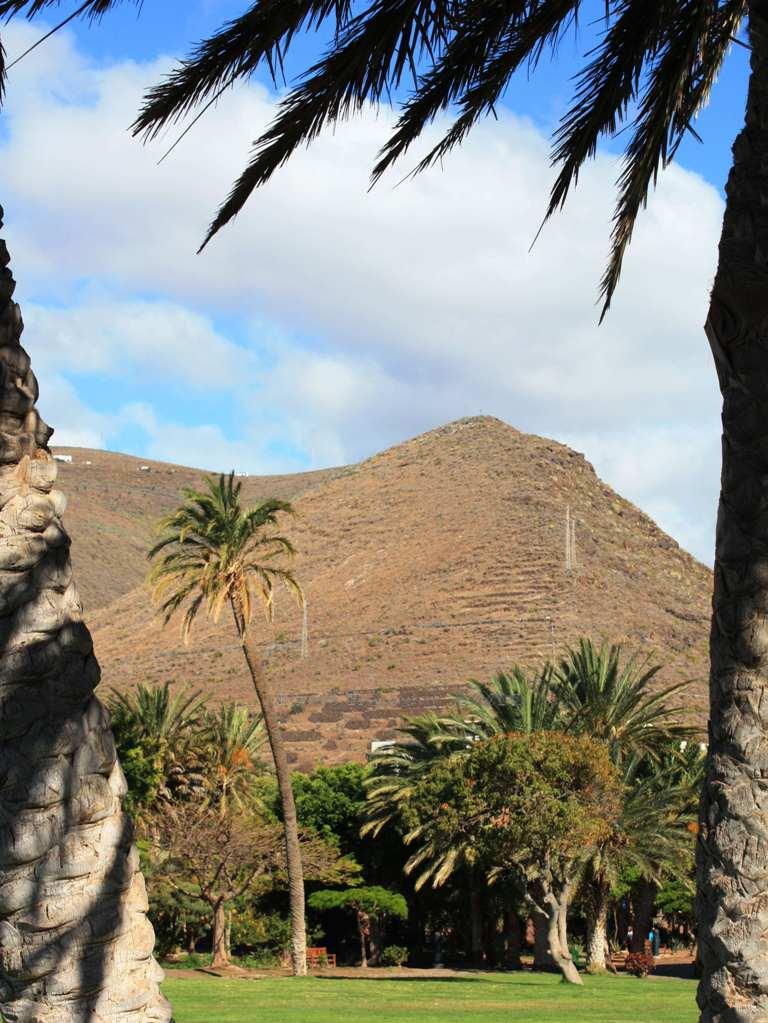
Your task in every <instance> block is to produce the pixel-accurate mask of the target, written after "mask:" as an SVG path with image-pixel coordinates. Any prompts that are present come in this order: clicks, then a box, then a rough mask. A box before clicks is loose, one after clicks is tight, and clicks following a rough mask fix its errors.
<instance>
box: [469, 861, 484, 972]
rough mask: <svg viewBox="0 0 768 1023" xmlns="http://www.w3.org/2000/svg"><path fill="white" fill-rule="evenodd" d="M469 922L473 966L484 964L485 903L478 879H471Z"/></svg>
mask: <svg viewBox="0 0 768 1023" xmlns="http://www.w3.org/2000/svg"><path fill="white" fill-rule="evenodd" d="M469 885H470V887H469V922H470V946H471V947H470V955H471V959H472V965H473V966H482V965H483V962H484V960H485V956H484V954H483V903H482V899H481V897H480V890H479V888H478V884H477V879H476V878H475V877H474V876H473V877H471V878H470V880H469Z"/></svg>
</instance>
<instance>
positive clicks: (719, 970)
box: [0, 0, 768, 1021]
mask: <svg viewBox="0 0 768 1023" xmlns="http://www.w3.org/2000/svg"><path fill="white" fill-rule="evenodd" d="M120 2H121V0H84V2H83V3H82V4H81V5H80V6H79V7H78V8H77V9H76V11H75V12H74V14H73V15H70V17H74V16H76V15H80V16H81V17H90V18H97V17H100V16H101V15H103V14H104V13H105V12H107V11H108V10H109V9H110V8H112V7H115V6H117V5H118V4H119V3H120ZM57 4H58V0H0V17H11V16H13V15H17V14H20V13H22V12H26V13H27V14H28V16H30V17H32V16H34V15H36V14H39V13H42V12H45V11H48V10H50V9H51V8H53V7H54V6H55V5H57ZM581 6H582V4H581V2H580V0H510V2H508V3H497V2H496V0H434V2H430V3H410V4H395V3H388V2H375V3H374V2H373V0H368V2H363V3H361V4H352V3H350V2H349V0H306V2H299V3H295V4H288V3H285V2H278V3H274V2H267V0H257V2H255V3H253V4H251V5H249V6H248V7H247V8H246V9H245V10H244V11H243V13H242V14H241V15H239V16H238V17H235V18H234V19H232V20H231V21H229V22H227V23H226V24H225V25H223V26H222V28H221V29H219V30H218V31H217V32H215V33H214V34H213V35H212V36H211V37H210V38H208V39H205V40H203V41H202V42H200V43H199V44H198V45H197V46H196V47H195V49H194V50H193V51H192V53H191V55H190V56H189V58H188V59H187V60H185V61H183V62H182V63H181V64H180V65H179V66H178V67H177V68H176V69H175V70H174V71H173V72H172V73H171V75H170V76H169V77H168V78H167V79H166V80H165V81H163V82H161V83H160V84H159V85H157V86H156V87H155V88H153V89H152V90H151V91H150V92H149V94H148V95H147V97H146V101H145V104H144V107H143V109H142V110H141V112H140V114H139V116H138V119H137V121H136V122H135V125H134V131H135V132H136V133H137V134H139V135H142V136H143V137H145V138H149V137H153V136H155V135H157V134H158V133H159V132H160V131H161V130H162V129H163V128H164V127H166V126H167V125H169V124H170V123H173V122H174V121H177V120H178V119H180V118H183V117H184V116H186V115H187V114H189V113H191V112H192V111H194V110H196V109H198V110H199V111H200V112H203V111H204V110H206V109H208V108H209V107H211V106H213V104H214V101H215V99H216V98H217V97H218V96H219V95H221V94H222V93H223V92H224V91H225V90H226V89H228V88H231V87H233V86H234V85H235V84H236V83H237V82H239V81H243V80H247V79H248V78H249V76H251V75H252V74H253V73H254V71H255V70H256V69H257V68H259V67H260V66H262V65H265V66H266V67H267V68H268V69H269V70H270V72H271V74H272V76H273V78H274V80H275V82H276V83H277V82H278V80H279V79H280V77H281V75H282V73H283V70H284V66H285V64H284V61H285V58H286V55H287V53H288V51H289V49H290V47H291V44H292V43H293V42H295V40H296V39H297V38H299V37H300V36H301V34H302V31H316V32H321V33H322V34H323V38H327V39H329V40H330V44H329V46H328V49H327V51H326V52H325V54H324V55H323V56H322V57H321V58H320V59H319V60H318V61H316V62H315V63H314V64H313V66H312V67H310V68H309V69H308V70H307V71H306V73H304V74H302V75H300V76H299V78H298V84H296V85H295V86H294V87H293V88H292V89H291V90H290V91H289V92H288V94H287V96H286V97H285V98H284V100H283V101H282V104H281V107H280V110H279V112H278V116H277V117H276V119H275V121H274V122H273V124H272V125H270V127H269V128H268V129H267V131H266V132H265V133H264V134H263V135H262V136H261V137H260V138H259V139H258V140H257V142H256V145H255V147H254V151H253V155H252V158H251V160H250V162H249V164H248V166H247V168H246V169H245V170H244V172H243V174H242V175H241V176H240V178H239V179H238V180H237V182H236V183H235V185H234V186H233V188H232V191H231V193H230V195H229V196H228V198H227V199H226V201H225V202H224V203H223V205H222V206H221V208H220V210H219V211H218V213H217V215H216V216H215V218H214V220H213V222H212V224H211V226H210V228H209V231H208V234H207V235H206V237H205V239H204V242H203V244H206V243H207V242H208V240H209V239H210V238H211V237H212V236H213V235H214V234H215V233H216V232H217V231H218V230H219V229H220V228H221V227H223V226H224V225H225V224H226V223H228V222H229V221H230V220H231V219H232V217H234V216H236V214H237V213H238V212H239V211H240V210H241V209H242V208H243V206H244V204H245V203H246V202H247V200H248V198H249V197H250V196H251V194H252V193H253V191H254V189H256V188H258V187H259V186H260V185H262V184H264V183H265V182H267V181H268V180H269V179H270V178H271V177H272V175H273V174H274V172H275V171H276V170H277V169H278V168H279V167H280V166H282V165H283V164H284V163H285V162H286V161H287V160H289V159H290V157H291V156H292V154H293V153H294V152H296V150H297V149H299V148H301V147H302V146H303V145H304V144H306V143H307V142H309V141H311V140H312V139H313V138H315V137H316V136H317V135H318V134H319V133H320V132H321V131H322V130H323V128H324V127H325V126H326V125H327V124H328V123H329V122H330V123H332V122H335V121H337V120H339V119H342V118H345V117H347V116H349V115H350V114H353V113H355V112H356V111H359V110H361V109H363V108H364V107H365V105H366V104H368V103H371V102H372V103H374V104H375V103H378V102H379V101H381V100H382V99H383V100H385V101H388V100H389V99H390V97H391V96H392V95H397V94H398V93H402V91H403V89H404V87H406V86H410V89H411V91H410V95H408V97H407V99H406V101H405V103H404V105H403V107H402V111H401V114H400V117H399V120H398V123H397V125H396V127H395V130H394V133H393V134H392V136H391V137H390V138H389V140H388V141H387V142H386V144H385V145H384V148H383V149H382V152H381V154H380V159H379V160H378V162H377V164H376V166H375V168H374V179H377V178H378V177H380V175H381V174H382V173H384V171H385V170H387V168H389V167H390V166H391V165H392V164H393V163H395V162H396V161H397V160H398V159H400V158H401V157H402V156H403V155H404V154H405V153H407V151H408V149H409V148H410V146H411V145H412V144H413V143H414V142H415V141H416V140H417V139H418V138H419V137H420V135H421V133H422V132H423V130H424V128H425V127H426V126H427V125H429V124H430V123H431V122H432V121H433V120H434V118H435V117H436V116H437V115H439V114H444V113H446V112H449V113H452V114H453V115H454V120H453V123H452V124H451V126H450V128H449V129H448V131H447V132H446V133H445V135H444V137H443V138H442V139H441V140H440V141H439V142H438V144H437V145H436V146H434V147H433V148H432V149H431V150H430V151H429V152H428V153H427V155H426V156H425V157H424V158H423V159H422V160H421V161H420V162H419V163H418V164H417V167H416V170H420V169H422V168H423V167H426V166H428V165H430V164H432V163H434V162H435V161H437V160H440V159H441V158H442V157H443V156H445V155H447V154H448V152H449V151H450V150H451V149H452V148H454V147H455V146H457V145H459V144H461V142H462V141H463V140H464V139H465V138H466V136H467V134H468V133H469V132H470V131H471V129H472V127H473V126H474V125H475V124H476V123H477V122H478V120H480V119H481V118H482V117H484V116H485V115H487V114H488V113H492V112H493V111H494V110H495V108H496V106H497V104H498V103H499V101H500V100H501V99H502V97H503V95H504V92H505V90H506V88H507V86H508V85H509V83H510V80H511V78H512V76H513V75H514V74H515V73H516V72H517V71H519V70H521V69H522V68H527V69H528V70H529V71H532V70H534V69H535V68H536V66H537V64H538V62H539V60H540V58H541V57H542V56H543V55H544V54H545V53H547V52H552V53H555V54H556V53H557V47H558V45H559V43H561V42H562V40H563V38H564V36H565V35H566V34H567V33H568V32H569V30H571V29H574V30H575V28H576V27H577V26H578V23H579V18H578V14H579V11H580V8H581ZM602 10H603V12H604V21H603V33H602V37H601V39H600V41H599V43H598V44H597V46H596V47H594V48H593V49H592V50H591V51H590V53H589V54H588V56H587V59H586V62H585V64H584V66H583V68H582V70H581V72H580V73H579V74H578V75H577V76H576V80H575V95H574V98H573V101H572V103H571V105H570V107H569V108H568V110H567V111H566V113H565V114H564V116H563V118H562V120H561V122H560V125H559V127H558V128H557V129H556V131H555V134H554V148H553V160H554V163H555V165H556V167H557V174H556V177H555V181H554V184H553V188H552V192H551V196H550V202H549V205H548V208H547V210H546V215H547V216H550V215H552V214H553V213H555V212H556V211H557V210H559V209H560V208H561V207H562V206H563V205H564V203H565V201H566V199H567V197H568V195H569V193H570V191H571V190H572V188H574V187H575V185H576V183H577V180H578V174H579V171H580V170H581V168H582V167H583V166H584V164H585V163H586V162H587V161H588V160H589V159H591V158H593V157H594V156H595V154H596V152H597V149H598V144H599V143H600V141H601V140H602V139H603V138H616V137H617V136H619V133H622V136H621V137H622V138H623V139H625V140H626V142H625V149H624V165H623V167H622V170H621V172H620V175H619V179H618V193H619V195H618V202H617V206H616V213H615V217H614V224H613V232H612V247H611V255H610V260H609V264H608V266H607V268H606V271H605V274H604V276H603V279H602V289H601V290H602V297H603V301H604V306H603V314H605V312H606V311H607V309H608V306H609V304H610V300H611V297H612V295H613V293H614V290H615V288H616V286H617V284H618V281H619V277H620V273H621V267H622V260H623V256H624V253H625V251H626V248H627V245H628V244H629V242H630V240H631V237H632V232H633V228H634V225H635V221H636V219H637V216H638V214H639V212H640V210H641V209H642V208H643V206H644V205H645V201H646V198H647V196H648V192H649V190H650V189H651V187H652V185H653V184H654V183H655V181H656V178H657V175H658V172H659V170H660V169H661V168H662V167H663V166H665V165H666V164H667V163H669V162H670V161H672V160H673V159H674V157H675V155H676V153H677V150H678V147H679V145H680V142H681V141H682V139H683V137H684V136H685V134H686V133H687V132H688V131H691V132H693V131H694V129H693V122H694V120H695V118H696V116H697V114H698V113H699V112H700V111H701V109H702V107H703V106H704V105H705V103H706V102H707V100H708V97H709V94H710V92H711V90H712V88H713V86H714V83H715V81H716V79H717V75H718V72H719V70H720V68H721V66H722V64H723V61H724V59H725V57H726V55H727V53H728V51H729V49H730V47H731V45H732V42H733V41H734V40H735V41H736V42H738V44H739V45H746V46H747V47H748V48H749V50H750V63H751V75H750V81H749V87H748V92H747V97H746V113H745V123H744V126H743V129H742V130H741V131H740V133H739V135H738V137H737V139H736V141H735V144H734V147H733V154H734V160H733V166H732V169H731V172H730V175H729V179H728V184H727V186H726V194H727V202H726V211H725V218H724V223H723V230H722V235H721V240H720V247H719V265H718V269H717V273H716V276H715V280H714V285H713V288H712V291H711V294H710V303H709V311H708V314H707V317H706V327H705V330H706V334H707V338H708V341H709V344H710V347H711V349H712V353H713V356H714V361H715V366H716V371H717V376H718V382H719V385H720V390H721V393H722V397H723V416H722V426H723V471H722V477H721V494H720V506H719V513H718V525H717V535H716V550H715V586H714V597H713V619H712V630H711V643H710V646H711V684H710V692H711V700H710V728H709V733H710V758H709V767H708V771H707V777H706V782H705V787H704V795H703V800H702V807H701V830H700V842H699V847H698V855H699V864H700V865H699V900H698V901H699V910H700V913H699V915H700V921H699V940H700V947H701V952H702V964H703V977H702V982H701V986H700V991H699V1001H700V1005H701V1008H702V1019H703V1020H704V1021H710V1020H713V1019H715V1018H718V1019H726V1018H727V1019H729V1020H739V1021H741V1020H751V1019H754V1018H756V1017H759V1016H761V1015H762V1016H764V1015H766V1013H768V972H767V971H766V970H765V968H764V966H763V963H764V959H765V947H764V946H765V939H764V934H763V932H764V924H763V910H762V905H763V899H764V892H765V891H766V889H768V858H766V857H763V856H762V855H761V854H759V853H758V852H756V850H759V849H762V848H764V847H765V846H766V845H767V844H768V812H766V811H768V790H766V789H764V788H763V787H761V786H756V785H753V784H752V779H753V778H754V777H761V776H763V775H765V774H766V773H768V742H765V741H763V740H762V738H761V740H760V741H757V737H763V736H764V735H765V730H766V729H765V723H764V719H763V715H762V706H763V701H762V693H763V689H764V687H765V684H766V679H767V678H768V642H766V635H767V634H768V626H766V623H765V612H764V608H765V606H766V602H767V601H768V573H766V572H765V570H764V568H763V565H764V561H765V550H766V546H767V545H768V524H767V523H766V519H765V515H764V506H765V501H766V488H767V486H768V484H766V480H768V445H767V444H766V443H765V442H764V433H765V428H764V420H765V417H764V415H763V414H762V411H763V408H764V407H765V405H766V402H768V356H766V355H765V354H764V349H765V347H766V346H765V337H766V329H767V328H766V326H765V324H766V317H765V314H764V308H763V307H764V295H765V294H766V285H768V266H767V265H766V261H765V253H766V252H768V221H766V218H765V217H764V215H763V209H764V202H763V195H764V193H765V191H766V187H767V186H766V182H765V180H764V179H765V175H766V173H767V172H766V169H765V168H766V166H767V165H768V161H767V160H766V150H768V141H766V135H765V129H764V120H765V115H764V104H765V99H764V97H765V94H766V90H767V89H768V0H668V2H657V3H649V2H648V0H606V3H605V4H604V5H603V8H602ZM67 20H69V19H67ZM742 24H745V25H746V39H747V42H746V43H745V42H744V41H743V40H741V39H739V38H738V35H739V32H740V29H741V27H742ZM198 116H199V114H198ZM745 835H750V836H752V841H750V843H748V844H747V845H745V840H744V836H745Z"/></svg>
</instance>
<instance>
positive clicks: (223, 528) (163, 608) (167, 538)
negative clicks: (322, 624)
mask: <svg viewBox="0 0 768 1023" xmlns="http://www.w3.org/2000/svg"><path fill="white" fill-rule="evenodd" d="M241 488H242V484H241V483H240V482H239V481H238V482H236V481H235V474H234V473H230V474H229V475H228V476H224V475H222V476H220V477H219V478H218V479H215V480H214V479H208V480H207V481H206V489H205V490H202V491H199V490H194V489H192V488H191V487H185V488H184V490H183V494H184V497H185V498H186V501H185V503H184V504H183V505H181V506H180V507H179V508H177V510H176V511H174V512H172V513H171V514H170V515H168V516H167V517H166V518H165V519H163V521H162V523H161V531H162V532H161V537H160V539H159V540H158V542H157V543H156V544H155V545H154V547H153V548H152V549H151V550H150V552H149V555H148V557H149V558H150V559H157V560H156V561H155V564H154V566H153V568H152V571H151V573H150V580H151V582H152V583H154V586H155V598H156V599H157V600H158V601H159V602H160V613H161V614H162V615H163V616H164V619H165V621H166V622H167V621H169V620H170V618H172V617H173V615H174V614H175V613H176V612H177V611H178V610H180V609H181V608H182V607H186V610H185V612H184V616H183V619H182V633H183V635H184V638H185V639H186V638H188V636H189V631H190V629H191V627H192V623H193V622H194V620H195V617H196V616H197V613H198V611H199V610H200V609H201V607H203V606H205V608H206V609H207V611H208V614H209V615H210V616H211V617H212V618H213V619H214V621H218V619H219V617H220V615H221V612H222V609H223V608H224V607H225V605H226V604H227V602H230V603H231V604H232V606H233V607H234V608H236V609H237V615H238V618H239V619H241V620H242V622H243V623H245V624H246V625H247V624H248V623H249V622H250V621H251V618H252V615H253V608H254V601H258V602H260V603H261V605H262V606H263V608H264V611H265V614H266V616H267V619H268V620H270V621H271V619H272V613H273V598H274V584H275V582H282V583H284V584H285V585H286V586H287V587H288V589H289V590H290V591H291V592H292V593H293V595H294V596H295V597H296V599H297V601H298V602H299V603H300V604H301V603H303V600H304V596H303V593H302V590H301V587H300V586H299V584H298V582H297V581H296V579H295V578H294V575H293V573H292V572H291V570H290V569H289V568H287V567H286V566H285V565H279V564H275V559H276V558H279V557H281V556H285V555H287V556H289V557H292V556H293V555H294V554H295V550H294V547H293V545H292V544H291V542H290V540H288V539H286V537H284V536H280V535H279V534H278V533H276V532H275V529H276V527H277V525H278V517H279V515H280V514H281V513H283V514H289V515H292V514H294V512H293V507H292V506H291V505H290V504H289V503H288V502H287V501H280V500H278V499H277V498H271V499H270V500H268V501H264V502H263V503H262V504H260V505H258V506H256V507H255V508H247V509H244V508H243V507H242V506H241V504H240V491H241Z"/></svg>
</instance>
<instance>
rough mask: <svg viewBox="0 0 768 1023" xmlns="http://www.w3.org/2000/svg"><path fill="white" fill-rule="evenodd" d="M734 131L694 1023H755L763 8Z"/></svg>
mask: <svg viewBox="0 0 768 1023" xmlns="http://www.w3.org/2000/svg"><path fill="white" fill-rule="evenodd" d="M749 39H750V43H751V47H752V54H751V66H752V73H751V76H750V84H749V94H748V98H747V110H746V118H745V126H744V128H743V130H742V131H741V132H740V134H739V135H738V137H737V139H736V142H735V143H734V147H733V158H734V160H733V166H732V169H731V173H730V175H729V178H728V184H727V186H726V194H727V202H726V211H725V218H724V222H723V230H722V236H721V239H720V251H719V265H718V270H717V274H716V277H715V283H714V286H713V289H712V295H711V302H710V309H709V316H708V318H707V324H706V331H707V337H708V339H709V341H710V345H711V347H712V352H713V354H714V359H715V364H716V367H717V374H718V380H719V384H720V390H721V393H722V397H723V443H722V446H723V467H722V479H721V493H720V507H719V511H718V520H717V538H716V553H715V585H714V597H713V616H712V630H711V639H710V649H711V675H710V724H709V741H710V745H709V759H708V769H707V778H706V782H705V789H704V793H703V797H702V805H701V822H700V825H701V826H700V831H699V843H698V915H699V946H700V954H701V963H702V979H701V982H700V984H699V992H698V1001H699V1006H700V1008H701V1020H702V1021H703V1023H715V1021H716V1023H755V1021H758V1020H760V1021H764V1020H768V787H767V786H766V777H768V734H767V730H768V700H766V685H767V684H768V263H767V262H766V261H767V260H768V212H767V211H768V3H767V2H766V0H760V2H757V0H752V2H750V3H749Z"/></svg>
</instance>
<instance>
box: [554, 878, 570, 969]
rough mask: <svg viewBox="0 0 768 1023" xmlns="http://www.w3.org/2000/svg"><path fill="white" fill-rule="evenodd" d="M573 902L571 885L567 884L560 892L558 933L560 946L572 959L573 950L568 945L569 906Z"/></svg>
mask: <svg viewBox="0 0 768 1023" xmlns="http://www.w3.org/2000/svg"><path fill="white" fill-rule="evenodd" d="M570 902H571V886H570V884H566V885H564V887H563V890H562V892H561V893H560V898H559V900H558V910H557V933H558V936H559V938H560V948H561V949H562V951H563V953H564V954H565V955H567V956H568V958H569V959H570V957H571V952H570V949H569V947H568V907H569V905H570Z"/></svg>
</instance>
